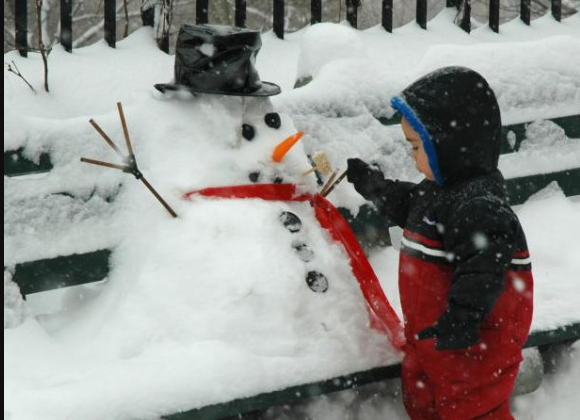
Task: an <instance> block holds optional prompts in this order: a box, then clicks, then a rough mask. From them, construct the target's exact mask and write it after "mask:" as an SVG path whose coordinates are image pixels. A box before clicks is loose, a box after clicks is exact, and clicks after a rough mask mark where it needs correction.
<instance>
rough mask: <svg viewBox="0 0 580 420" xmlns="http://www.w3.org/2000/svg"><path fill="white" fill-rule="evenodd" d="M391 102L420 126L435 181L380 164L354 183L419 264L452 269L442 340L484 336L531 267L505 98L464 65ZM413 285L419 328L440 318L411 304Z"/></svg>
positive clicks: (456, 343)
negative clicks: (513, 180) (512, 286)
mask: <svg viewBox="0 0 580 420" xmlns="http://www.w3.org/2000/svg"><path fill="white" fill-rule="evenodd" d="M391 103H392V105H393V107H394V108H396V109H397V111H398V112H399V113H400V114H401V115H402V116H404V117H405V118H406V119H407V121H408V122H409V124H410V125H411V126H412V127H413V129H414V130H415V131H417V132H418V133H419V135H420V137H421V140H422V142H423V146H424V148H425V151H426V153H427V155H428V158H429V164H430V167H431V169H432V171H433V173H434V176H435V178H436V181H435V182H433V181H429V180H424V181H422V182H421V183H419V184H413V183H408V182H399V181H391V180H386V179H384V176H383V174H382V173H380V172H379V171H372V172H370V173H368V176H367V177H366V182H365V184H364V185H359V186H357V184H356V183H355V188H357V190H358V191H359V192H360V193H361V194H362V195H363V196H364V197H365V198H367V199H368V200H371V201H373V202H374V203H375V205H376V206H377V208H378V210H379V211H380V212H381V213H382V214H384V215H385V216H387V217H388V218H389V219H391V220H392V221H394V222H395V223H396V224H397V225H399V226H401V227H403V228H404V229H405V231H404V235H403V241H402V247H401V254H402V255H403V256H412V257H413V258H414V260H413V261H419V263H418V264H423V265H422V266H421V265H418V266H414V267H413V270H423V271H426V270H430V269H432V266H433V265H437V266H438V267H443V268H442V270H449V273H450V276H451V279H450V288H449V290H448V292H447V289H445V290H446V292H445V293H446V294H447V295H446V296H434V297H433V299H434V300H435V299H439V300H441V299H445V300H446V302H444V304H443V305H442V308H441V309H440V311H439V313H438V315H437V318H436V319H435V321H437V323H436V324H435V326H434V329H435V333H434V334H433V335H434V336H439V339H438V341H440V343H439V342H438V345H439V344H440V347H441V349H445V348H462V347H467V346H468V345H471V344H474V343H475V342H477V340H478V339H479V334H478V329H479V327H480V326H481V325H482V323H484V321H485V320H486V317H487V316H488V314H490V312H491V311H492V310H493V308H494V305H495V303H496V301H497V300H498V298H499V296H500V295H501V293H502V291H504V289H505V287H506V279H507V278H508V276H507V275H506V273H507V272H508V271H510V270H512V271H521V270H527V271H530V269H531V266H530V263H529V258H528V257H529V255H528V253H527V245H526V239H525V236H524V233H523V231H522V228H521V226H520V223H519V221H518V218H517V216H516V215H515V214H514V212H513V211H512V210H511V208H510V206H509V203H508V200H507V197H506V192H505V182H504V179H503V177H502V175H501V173H500V172H499V170H498V169H497V166H498V158H499V147H500V132H501V118H500V112H499V107H498V104H497V101H496V98H495V95H494V93H493V91H492V90H491V88H490V87H489V85H488V83H487V82H486V80H485V79H484V78H483V77H482V76H480V75H479V74H478V73H476V72H474V71H472V70H470V69H466V68H463V67H447V68H444V69H441V70H438V71H435V72H433V73H430V74H428V75H426V76H424V77H423V78H421V79H419V80H418V81H416V82H415V83H413V84H411V85H410V86H409V87H408V88H407V89H405V90H404V91H403V92H402V94H401V95H400V96H397V97H395V98H393V99H392V101H391ZM349 170H350V167H349ZM421 261H422V262H423V263H421ZM413 264H415V263H413ZM402 270H403V272H404V270H405V268H404V267H403V268H402ZM416 272H417V271H415V273H416ZM530 276H531V274H530ZM435 277H436V276H435V275H433V278H435ZM530 278H531V277H530ZM412 281H414V280H412ZM405 287H406V286H405V285H404V284H401V285H400V289H401V300H402V304H403V312H404V314H405V318H406V322H408V323H410V324H409V325H412V327H411V329H412V330H414V331H412V333H413V334H417V333H419V332H420V331H421V330H423V329H425V328H426V327H428V326H429V325H431V324H432V323H433V320H429V319H421V320H419V319H418V318H417V316H418V315H417V314H416V313H414V312H417V311H419V310H420V309H419V308H411V309H409V305H406V304H405V301H406V300H409V299H414V298H413V297H411V298H409V297H406V296H404V293H405V292H404V289H405ZM426 287H427V288H429V287H431V286H430V285H428V282H427V286H426ZM434 287H435V286H434ZM438 290H443V289H438ZM412 293H429V290H415V291H413V292H412ZM437 293H438V292H433V294H434V295H436V294H437ZM425 299H427V298H425ZM433 304H434V305H435V304H436V303H433ZM422 305H423V307H426V306H427V305H430V303H429V301H428V300H426V301H423V304H422ZM405 312H406V313H405ZM410 312H413V313H410ZM427 318H428V317H427ZM414 319H415V321H414Z"/></svg>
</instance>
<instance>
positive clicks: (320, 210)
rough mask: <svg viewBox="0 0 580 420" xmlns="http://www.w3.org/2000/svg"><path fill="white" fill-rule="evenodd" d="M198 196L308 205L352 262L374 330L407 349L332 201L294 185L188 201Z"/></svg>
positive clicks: (221, 191)
mask: <svg viewBox="0 0 580 420" xmlns="http://www.w3.org/2000/svg"><path fill="white" fill-rule="evenodd" d="M194 195H201V196H204V197H220V198H261V199H262V200H270V201H308V202H310V205H311V206H312V208H313V209H314V212H315V214H316V218H317V219H318V222H319V223H320V224H321V225H322V227H323V228H325V229H326V230H328V232H329V233H330V235H331V236H332V238H333V239H334V240H335V241H337V242H340V243H341V244H342V246H343V247H344V250H345V251H346V253H347V255H348V256H349V258H350V263H351V268H352V272H353V274H354V276H355V277H356V279H357V280H358V283H359V285H360V288H361V291H362V293H363V296H364V297H365V299H366V301H367V304H368V308H369V312H370V315H371V326H372V327H373V328H375V329H377V330H380V331H383V332H385V333H386V334H387V336H388V337H389V340H390V341H391V343H392V344H393V345H394V346H395V347H396V348H397V349H402V348H403V347H404V345H405V338H404V334H403V327H402V324H401V321H400V320H399V317H398V316H397V314H396V313H395V311H394V310H393V308H392V306H391V304H390V303H389V300H388V299H387V297H386V296H385V293H384V292H383V289H382V288H381V285H380V283H379V279H378V278H377V275H376V274H375V272H374V270H373V268H372V266H371V265H370V263H369V261H368V259H367V257H366V256H365V254H364V252H363V250H362V248H361V246H360V244H359V243H358V241H357V239H356V237H355V236H354V233H353V232H352V230H351V229H350V226H349V224H348V222H347V221H346V220H345V219H344V217H343V216H342V214H341V213H340V212H339V211H338V210H337V208H336V207H334V206H333V205H332V203H331V202H330V201H328V200H327V199H326V198H324V197H323V196H321V195H320V194H314V195H312V194H307V193H304V194H303V193H298V192H297V191H296V186H295V185H294V184H252V185H234V186H229V187H212V188H204V189H202V190H195V191H190V192H187V193H185V194H184V195H183V198H185V199H186V200H189V199H191V197H192V196H194Z"/></svg>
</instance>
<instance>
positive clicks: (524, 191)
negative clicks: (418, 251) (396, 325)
mask: <svg viewBox="0 0 580 420" xmlns="http://www.w3.org/2000/svg"><path fill="white" fill-rule="evenodd" d="M550 121H552V122H554V123H556V124H558V125H559V126H560V127H562V128H563V129H564V131H565V133H566V135H567V136H568V137H569V138H571V139H580V115H572V116H567V117H562V118H554V119H550ZM381 123H383V124H397V121H395V120H381ZM527 124H529V123H521V124H516V125H509V126H505V127H504V128H503V131H502V134H503V140H504V144H503V145H502V153H511V152H517V150H518V148H519V145H520V143H521V141H522V140H523V139H524V138H525V129H526V125H527ZM508 133H509V135H508ZM508 138H509V139H510V141H508ZM514 139H515V141H514ZM51 169H52V163H51V160H50V155H49V154H42V155H41V156H40V158H39V159H38V160H37V161H36V162H32V161H31V160H29V159H27V158H26V157H25V153H24V150H23V149H18V150H11V151H5V152H4V175H5V176H8V177H18V176H23V175H29V174H38V173H46V172H48V171H50V170H51ZM554 181H556V182H557V183H558V185H559V186H560V188H561V189H562V191H563V192H564V194H565V195H566V196H578V195H580V167H575V168H572V169H566V170H561V171H555V172H551V173H543V174H536V175H530V176H524V177H519V178H510V179H507V190H508V194H509V197H510V200H511V203H512V205H517V204H522V203H523V202H525V201H526V200H527V199H528V198H529V197H530V196H531V195H532V194H534V193H536V192H538V191H539V190H541V189H542V188H544V187H546V186H547V185H548V184H550V183H551V182H554ZM63 194H68V193H63ZM69 195H70V194H69ZM5 198H6V197H5ZM111 200H114V197H111ZM341 211H342V212H343V214H344V215H345V216H346V218H347V220H349V222H350V224H351V226H352V228H353V230H354V231H355V234H357V237H358V238H359V240H360V241H361V243H362V244H363V246H364V247H365V248H370V247H373V246H386V245H390V239H389V237H388V234H386V236H376V232H388V228H389V224H388V222H387V221H385V220H384V219H382V218H380V217H378V215H377V214H376V212H375V211H374V210H373V209H372V207H370V206H363V207H362V208H361V210H360V211H359V213H358V214H357V216H356V217H352V215H351V214H350V213H349V212H348V210H346V209H341ZM369 225H370V226H371V227H372V229H368V227H369ZM369 231H371V232H375V234H374V235H375V236H372V237H371V236H369ZM110 256H111V250H109V249H99V250H94V251H92V252H87V253H82V254H74V255H66V256H59V257H56V258H50V259H43V260H36V261H27V262H21V263H18V264H15V265H13V266H10V267H4V270H5V271H9V272H10V274H11V275H12V279H13V281H14V282H16V283H17V284H18V285H19V287H20V291H21V293H22V295H23V296H24V297H26V296H27V295H30V294H34V293H39V292H46V291H50V290H53V289H58V288H64V287H70V286H77V285H82V284H87V283H94V282H98V281H102V280H104V279H106V277H107V275H108V271H109V259H110ZM578 339H580V320H578V322H575V323H571V324H568V325H565V326H561V327H559V328H555V329H552V330H546V331H533V332H532V333H531V335H530V336H529V339H528V341H527V343H526V344H525V347H537V348H538V349H539V350H540V352H547V351H548V350H549V349H550V348H551V347H552V346H556V345H562V344H567V343H571V342H573V341H576V340H578ZM399 375H400V365H398V364H395V365H390V366H383V367H378V368H375V369H371V370H368V371H362V372H354V373H351V374H349V375H344V376H340V377H336V378H329V379H326V380H323V381H319V382H315V383H308V384H301V385H297V386H293V387H289V388H285V389H281V390H276V391H273V392H266V393H263V394H259V395H254V396H251V397H248V398H243V399H236V400H233V401H229V402H224V403H220V404H214V405H209V406H205V407H200V408H196V409H193V410H190V411H185V412H181V413H175V414H171V415H167V416H165V417H164V418H165V419H168V420H215V419H221V418H225V417H231V416H239V415H241V414H244V413H250V412H254V411H257V410H264V409H266V408H268V407H272V406H278V405H285V404H290V403H293V402H296V401H298V400H301V399H303V398H307V397H313V396H318V395H322V394H327V393H330V392H335V391H340V390H345V389H350V388H355V387H358V386H361V385H365V384H369V383H373V382H377V381H383V380H386V379H391V378H396V377H398V376H399Z"/></svg>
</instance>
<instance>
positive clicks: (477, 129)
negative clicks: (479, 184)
mask: <svg viewBox="0 0 580 420" xmlns="http://www.w3.org/2000/svg"><path fill="white" fill-rule="evenodd" d="M391 104H392V106H393V107H394V108H395V109H396V110H397V111H398V112H399V113H400V114H401V115H402V116H404V117H405V118H406V119H407V121H408V122H409V124H410V125H411V126H412V127H413V129H414V130H415V131H417V132H418V133H419V135H420V137H421V140H422V141H423V146H424V148H425V151H426V152H427V155H428V157H429V164H430V166H431V169H432V171H433V174H434V175H435V180H436V182H437V184H439V185H445V186H449V185H453V184H455V183H457V182H459V181H464V180H468V179H471V178H473V177H477V176H481V175H484V174H488V173H490V172H493V171H495V170H496V169H497V165H498V159H499V150H500V139H501V116H500V110H499V105H498V103H497V99H496V97H495V94H494V93H493V91H492V90H491V88H490V86H489V84H488V83H487V81H486V80H485V79H484V78H483V77H482V76H481V75H480V74H479V73H477V72H475V71H473V70H471V69H468V68H465V67H444V68H442V69H439V70H436V71H434V72H432V73H429V74H427V75H426V76H424V77H422V78H420V79H419V80H417V81H415V82H414V83H412V84H411V85H410V86H409V87H407V88H406V89H405V90H404V91H403V92H402V93H401V95H400V96H395V97H394V98H392V99H391Z"/></svg>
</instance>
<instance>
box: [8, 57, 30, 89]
mask: <svg viewBox="0 0 580 420" xmlns="http://www.w3.org/2000/svg"><path fill="white" fill-rule="evenodd" d="M4 65H5V66H6V70H8V71H9V72H10V73H14V74H15V75H16V76H18V77H20V78H21V79H22V80H24V83H26V84H27V85H28V87H29V88H30V89H31V90H32V91H33V92H34V93H36V89H34V88H33V87H32V85H31V84H30V83H28V80H26V77H24V76H23V75H22V73H21V72H20V70H19V69H18V66H17V65H16V63H15V62H14V61H12V63H6V62H5V63H4Z"/></svg>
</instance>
